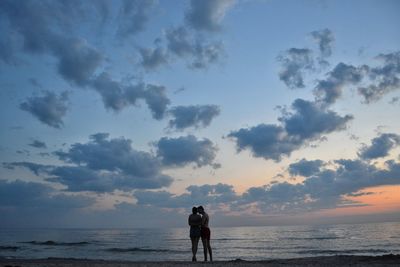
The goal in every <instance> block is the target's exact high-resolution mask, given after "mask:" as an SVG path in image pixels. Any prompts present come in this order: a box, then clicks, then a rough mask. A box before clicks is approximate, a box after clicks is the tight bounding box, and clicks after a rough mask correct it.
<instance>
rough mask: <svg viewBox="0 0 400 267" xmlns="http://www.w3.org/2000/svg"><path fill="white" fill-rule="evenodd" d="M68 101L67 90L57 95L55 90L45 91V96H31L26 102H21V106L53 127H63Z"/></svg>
mask: <svg viewBox="0 0 400 267" xmlns="http://www.w3.org/2000/svg"><path fill="white" fill-rule="evenodd" d="M67 101H68V93H67V92H63V93H62V94H60V95H59V96H57V95H56V94H55V93H53V92H49V91H45V92H44V94H43V96H32V97H29V98H28V99H27V100H26V102H23V103H21V105H20V108H21V109H22V110H24V111H27V112H29V113H31V114H32V115H33V116H34V117H36V118H37V119H39V120H40V121H41V122H43V123H45V124H47V125H49V126H51V127H54V128H61V126H63V124H64V123H63V117H64V116H65V114H66V112H67Z"/></svg>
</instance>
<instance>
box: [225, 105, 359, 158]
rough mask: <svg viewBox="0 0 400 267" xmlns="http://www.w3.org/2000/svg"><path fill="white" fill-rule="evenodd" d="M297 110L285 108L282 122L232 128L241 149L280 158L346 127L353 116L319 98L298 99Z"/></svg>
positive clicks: (259, 155)
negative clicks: (279, 123) (335, 110)
mask: <svg viewBox="0 0 400 267" xmlns="http://www.w3.org/2000/svg"><path fill="white" fill-rule="evenodd" d="M292 109H293V111H294V112H285V113H284V114H283V115H282V117H280V118H279V121H280V122H281V123H282V125H273V124H259V125H258V126H254V127H251V128H242V129H240V130H238V131H233V132H231V133H230V134H229V135H228V137H231V138H234V139H235V141H236V146H237V149H238V151H241V150H244V149H249V150H250V151H251V152H252V154H253V156H254V157H262V158H265V159H272V160H275V161H280V160H281V158H282V156H290V154H291V152H293V151H295V150H297V149H299V148H301V147H302V146H304V145H306V144H308V143H309V142H310V141H314V140H318V139H321V138H323V137H324V134H329V133H332V132H335V131H340V130H343V129H345V127H346V124H347V122H348V121H350V120H351V119H352V116H350V115H346V116H344V117H341V116H339V115H338V114H337V113H335V112H333V111H331V110H327V109H326V108H325V107H324V106H320V105H318V104H317V103H315V102H310V101H306V100H303V99H296V100H295V101H294V102H293V104H292Z"/></svg>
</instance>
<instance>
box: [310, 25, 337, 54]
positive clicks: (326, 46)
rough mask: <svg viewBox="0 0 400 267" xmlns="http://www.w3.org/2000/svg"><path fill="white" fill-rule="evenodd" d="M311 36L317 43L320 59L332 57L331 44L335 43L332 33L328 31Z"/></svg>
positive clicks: (321, 31) (313, 33) (314, 32)
mask: <svg viewBox="0 0 400 267" xmlns="http://www.w3.org/2000/svg"><path fill="white" fill-rule="evenodd" d="M311 36H312V37H313V39H314V40H315V41H316V42H317V43H318V46H319V50H320V52H321V55H322V57H329V56H331V55H332V42H334V41H335V37H334V36H333V33H332V31H331V30H329V29H323V30H320V31H313V32H311Z"/></svg>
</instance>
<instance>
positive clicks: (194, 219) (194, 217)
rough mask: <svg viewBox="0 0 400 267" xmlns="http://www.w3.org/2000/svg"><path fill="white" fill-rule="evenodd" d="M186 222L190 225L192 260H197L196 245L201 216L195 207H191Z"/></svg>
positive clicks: (199, 234)
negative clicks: (190, 212)
mask: <svg viewBox="0 0 400 267" xmlns="http://www.w3.org/2000/svg"><path fill="white" fill-rule="evenodd" d="M188 223H189V225H190V240H191V241H192V253H193V257H192V261H197V259H196V253H197V247H198V246H199V240H200V236H201V228H200V226H201V216H200V215H199V214H197V208H196V207H193V208H192V214H190V215H189V218H188Z"/></svg>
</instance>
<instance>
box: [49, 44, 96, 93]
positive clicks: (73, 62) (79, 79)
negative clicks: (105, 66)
mask: <svg viewBox="0 0 400 267" xmlns="http://www.w3.org/2000/svg"><path fill="white" fill-rule="evenodd" d="M59 42H60V43H59ZM52 50H53V52H54V54H55V56H57V58H58V59H59V63H58V71H59V73H60V74H61V76H62V77H63V78H64V79H65V80H67V81H72V82H74V83H76V84H78V85H81V86H83V85H85V84H87V83H88V82H89V80H90V78H92V76H93V74H94V72H95V70H96V69H97V68H98V67H99V66H100V64H101V63H102V60H103V56H102V54H101V53H100V52H99V51H98V50H96V49H95V48H93V47H91V46H89V45H88V44H87V43H86V41H85V40H83V39H76V38H73V39H68V40H58V41H57V43H56V44H53V45H52Z"/></svg>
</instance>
